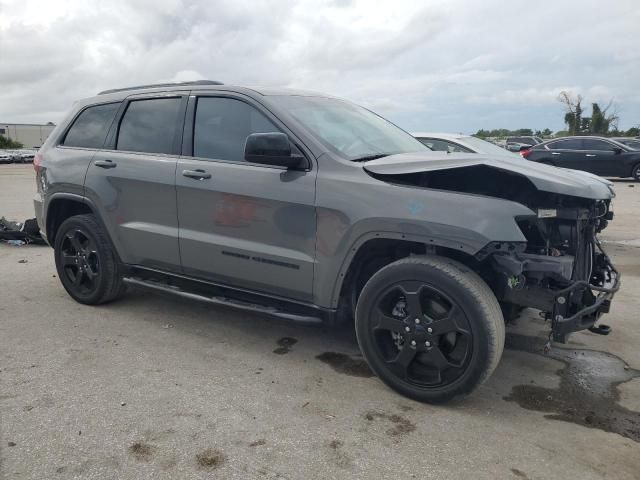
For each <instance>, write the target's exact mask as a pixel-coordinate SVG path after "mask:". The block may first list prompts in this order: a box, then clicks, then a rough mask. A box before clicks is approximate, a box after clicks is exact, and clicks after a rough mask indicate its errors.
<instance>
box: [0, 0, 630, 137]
mask: <svg viewBox="0 0 640 480" xmlns="http://www.w3.org/2000/svg"><path fill="white" fill-rule="evenodd" d="M294 5H295V6H294ZM201 78H207V79H215V80H220V81H223V82H225V83H233V84H240V85H247V86H258V85H260V86H278V87H294V88H302V89H306V90H317V91H320V92H325V93H329V94H332V95H337V96H341V97H345V98H347V99H349V100H352V101H355V102H357V103H359V104H361V105H365V106H367V107H369V108H372V109H374V110H375V111H377V112H378V113H380V114H382V115H384V116H386V117H388V118H390V119H391V120H393V121H394V122H396V123H398V124H399V125H400V126H402V127H404V128H406V129H408V130H423V131H452V132H467V133H468V132H475V131H476V130H477V129H478V128H499V127H504V128H520V127H531V128H539V129H542V128H545V127H549V128H551V129H552V130H558V129H561V128H563V124H562V117H563V113H562V108H561V105H560V104H559V103H558V102H557V101H556V97H557V95H558V92H560V91H561V90H570V91H573V92H576V93H581V94H582V95H584V97H585V100H586V102H588V103H590V102H592V101H600V102H604V101H606V100H609V99H613V100H614V101H615V102H616V104H617V105H618V111H619V114H620V118H621V121H620V126H621V127H622V128H629V127H631V126H636V125H638V124H640V4H639V3H638V0H609V1H607V2H604V1H585V0H555V1H549V2H547V1H540V2H531V1H521V0H511V1H505V0H482V1H476V0H443V1H439V0H420V1H408V0H407V1H403V0H393V1H379V2H376V1H373V0H370V1H364V0H363V1H356V0H333V1H320V0H309V1H299V2H293V1H285V0H264V1H260V0H219V1H216V0H194V1H186V0H185V1H182V0H108V1H101V2H92V1H90V0H84V1H76V0H68V1H64V2H57V1H54V0H45V1H29V0H0V121H2V122H47V121H53V122H58V121H59V120H60V119H61V118H62V116H63V114H64V112H65V111H66V110H68V109H69V107H70V106H71V105H72V103H73V102H74V101H75V100H76V99H78V98H82V97H86V96H91V95H94V94H95V93H96V92H98V91H99V90H103V89H107V88H114V87H122V86H128V85H136V84H144V83H154V82H161V81H170V80H196V79H201ZM588 112H590V108H589V109H588Z"/></svg>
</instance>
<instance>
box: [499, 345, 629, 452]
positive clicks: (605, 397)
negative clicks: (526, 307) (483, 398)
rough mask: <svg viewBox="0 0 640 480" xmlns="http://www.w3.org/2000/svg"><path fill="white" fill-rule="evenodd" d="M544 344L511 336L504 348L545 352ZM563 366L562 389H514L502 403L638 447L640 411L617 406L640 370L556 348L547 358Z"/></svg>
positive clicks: (591, 354) (610, 358)
mask: <svg viewBox="0 0 640 480" xmlns="http://www.w3.org/2000/svg"><path fill="white" fill-rule="evenodd" d="M543 343H544V339H539V338H536V337H528V336H525V335H516V334H510V335H507V340H506V344H505V347H506V348H508V349H511V350H520V351H525V352H529V353H534V354H540V355H543V353H542V351H543V350H542V346H543ZM544 356H546V357H549V358H552V359H554V360H558V361H560V362H562V363H563V364H564V366H563V367H562V368H561V369H560V370H558V372H557V373H558V375H559V377H560V386H559V387H558V388H545V387H540V386H536V385H516V386H514V387H513V389H512V391H511V394H510V395H509V396H507V397H505V398H504V399H505V400H507V401H513V402H516V403H517V404H518V405H520V406H521V407H522V408H526V409H527V410H535V411H539V412H547V413H548V415H546V418H549V419H553V420H562V421H565V422H572V423H577V424H578V425H583V426H585V427H589V428H597V429H600V430H604V431H605V432H612V433H617V434H619V435H622V436H623V437H626V438H629V439H631V440H634V441H636V442H640V412H635V411H633V410H629V409H627V408H624V407H622V406H620V405H618V401H619V400H620V394H619V392H618V388H617V387H618V385H620V384H622V383H625V382H628V381H629V380H632V379H634V378H638V377H640V371H638V370H634V369H632V368H629V366H628V365H626V363H625V362H624V361H623V360H622V359H620V358H618V357H616V356H615V355H611V354H609V353H605V352H599V351H595V350H582V349H577V350H576V349H567V348H560V347H554V348H552V349H551V351H550V352H549V353H548V354H547V355H544Z"/></svg>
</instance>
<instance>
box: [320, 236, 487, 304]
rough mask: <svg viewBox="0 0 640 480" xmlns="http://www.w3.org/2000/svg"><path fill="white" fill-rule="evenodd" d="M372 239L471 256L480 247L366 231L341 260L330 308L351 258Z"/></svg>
mask: <svg viewBox="0 0 640 480" xmlns="http://www.w3.org/2000/svg"><path fill="white" fill-rule="evenodd" d="M374 239H386V240H399V241H405V242H414V243H422V244H424V245H425V246H426V247H427V248H428V247H446V248H450V249H453V250H458V251H460V252H462V253H465V254H467V255H470V256H473V255H475V254H476V253H477V252H478V251H480V250H481V248H482V247H481V248H477V245H475V244H471V243H465V242H463V241H461V240H459V239H458V240H451V239H446V238H443V237H426V236H422V235H412V234H408V233H401V232H388V231H379V232H376V231H373V232H367V233H364V234H362V235H361V236H359V237H358V238H356V240H355V241H354V242H353V243H352V244H351V247H350V248H349V251H348V253H347V255H346V256H345V258H344V259H343V260H342V264H341V267H340V270H338V275H337V276H336V281H335V285H334V288H333V292H332V295H331V303H330V307H331V308H334V309H335V308H337V307H338V302H339V300H340V293H341V291H342V284H343V283H344V279H345V278H346V276H347V271H348V270H349V267H350V266H351V262H352V261H353V258H354V257H355V256H356V254H357V253H358V251H359V250H360V248H361V247H362V246H363V245H364V244H365V243H366V242H368V241H369V240H374Z"/></svg>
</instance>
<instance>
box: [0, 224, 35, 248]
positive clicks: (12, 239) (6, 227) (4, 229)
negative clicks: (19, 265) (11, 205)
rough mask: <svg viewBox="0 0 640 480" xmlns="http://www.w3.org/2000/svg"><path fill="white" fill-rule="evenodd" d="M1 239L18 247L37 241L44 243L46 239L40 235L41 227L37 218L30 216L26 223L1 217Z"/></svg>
mask: <svg viewBox="0 0 640 480" xmlns="http://www.w3.org/2000/svg"><path fill="white" fill-rule="evenodd" d="M0 240H3V241H6V242H7V243H8V244H9V245H13V246H16V247H19V246H22V245H25V244H29V243H35V244H40V245H43V244H44V243H45V241H44V239H43V238H42V236H41V235H40V228H39V227H38V222H37V221H36V219H35V218H29V219H28V220H25V221H24V223H19V222H13V221H10V220H7V219H6V218H4V217H1V218H0Z"/></svg>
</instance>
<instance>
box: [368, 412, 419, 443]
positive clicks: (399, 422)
mask: <svg viewBox="0 0 640 480" xmlns="http://www.w3.org/2000/svg"><path fill="white" fill-rule="evenodd" d="M364 418H365V419H367V420H368V421H370V422H373V421H374V420H375V419H377V418H380V419H383V420H387V421H389V422H391V424H392V426H391V427H390V428H388V429H387V431H386V433H387V435H389V436H390V437H397V436H399V435H406V434H407V433H411V432H413V431H414V430H415V429H416V426H415V425H414V424H413V423H411V422H410V421H409V420H408V419H407V418H405V417H403V416H401V415H397V414H393V415H391V414H388V413H382V412H367V413H365V415H364Z"/></svg>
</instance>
